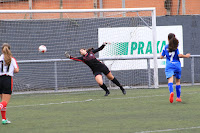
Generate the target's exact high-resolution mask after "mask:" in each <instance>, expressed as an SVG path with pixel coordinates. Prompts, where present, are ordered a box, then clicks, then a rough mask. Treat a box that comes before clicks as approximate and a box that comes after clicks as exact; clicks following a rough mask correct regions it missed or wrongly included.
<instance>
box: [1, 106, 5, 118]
mask: <svg viewBox="0 0 200 133" xmlns="http://www.w3.org/2000/svg"><path fill="white" fill-rule="evenodd" d="M1 117H2V119H5V120H6V107H4V108H3V109H1Z"/></svg>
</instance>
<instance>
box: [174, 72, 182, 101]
mask: <svg viewBox="0 0 200 133" xmlns="http://www.w3.org/2000/svg"><path fill="white" fill-rule="evenodd" d="M175 77H176V95H177V98H176V101H177V102H181V101H182V100H181V97H180V96H181V70H180V71H179V72H176V73H175Z"/></svg>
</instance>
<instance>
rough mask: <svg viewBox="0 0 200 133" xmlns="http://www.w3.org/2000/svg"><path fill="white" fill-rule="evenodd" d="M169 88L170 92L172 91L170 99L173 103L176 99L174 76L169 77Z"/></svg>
mask: <svg viewBox="0 0 200 133" xmlns="http://www.w3.org/2000/svg"><path fill="white" fill-rule="evenodd" d="M168 88H169V93H170V96H169V101H170V103H173V101H174V92H173V91H174V89H173V76H171V77H170V78H168Z"/></svg>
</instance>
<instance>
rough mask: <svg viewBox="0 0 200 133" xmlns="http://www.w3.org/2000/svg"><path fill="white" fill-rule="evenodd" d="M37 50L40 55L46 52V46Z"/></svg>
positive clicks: (41, 46)
mask: <svg viewBox="0 0 200 133" xmlns="http://www.w3.org/2000/svg"><path fill="white" fill-rule="evenodd" d="M38 50H39V52H41V53H45V52H47V48H46V46H44V45H40V46H39V48H38Z"/></svg>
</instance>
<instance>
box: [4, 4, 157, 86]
mask: <svg viewBox="0 0 200 133" xmlns="http://www.w3.org/2000/svg"><path fill="white" fill-rule="evenodd" d="M140 12H151V13H148V15H147V16H146V15H140V14H139V13H140ZM87 13H90V14H88V17H87ZM91 13H92V14H96V15H91ZM102 13H103V15H102ZM113 13H115V14H114V15H113ZM131 13H135V14H134V15H130V14H131ZM17 14H23V15H22V16H20V17H16V16H15V15H17ZM34 14H37V15H38V14H46V15H45V17H44V18H42V17H41V18H39V17H38V16H39V15H38V16H37V17H36V15H35V18H34ZM54 14H65V15H64V16H66V17H65V18H53V17H52V16H54ZM81 14H83V15H81ZM126 14H127V16H126ZM144 14H145V13H144ZM48 15H49V16H50V17H49V18H48V17H46V16H48ZM55 16H56V15H55ZM62 16H63V15H62ZM74 16H75V17H74ZM135 16H136V17H137V19H135V18H134V17H135ZM73 17H74V18H73ZM115 17H117V18H121V19H120V20H117V21H118V22H115V21H113V19H112V18H115ZM126 17H127V18H128V17H131V19H130V22H127V23H126V22H124V21H123V20H122V19H124V18H126ZM147 17H148V19H147ZM95 18H98V19H99V21H101V22H99V23H98V24H95V22H96V21H95V22H90V23H88V22H87V23H86V22H85V19H95ZM106 18H108V19H109V20H104V19H106ZM111 19H112V20H111ZM138 19H139V21H138ZM146 19H147V21H146ZM68 20H69V21H68ZM80 20H81V21H80ZM35 21H37V22H40V23H32V22H35ZM111 21H113V22H111ZM0 22H3V23H1V25H5V26H4V28H2V33H0V35H2V36H1V37H0V40H2V41H1V43H4V42H7V43H10V44H11V46H12V45H14V46H13V47H14V48H13V49H12V52H13V56H14V57H16V59H17V60H18V62H19V64H22V65H23V64H28V63H30V64H32V63H41V64H39V69H42V66H47V65H42V63H47V62H65V61H66V59H64V57H63V56H62V55H63V51H62V50H63V48H62V47H63V46H65V50H68V51H71V53H70V54H72V55H74V56H77V55H76V54H75V50H74V49H76V52H77V50H78V49H79V48H82V46H80V45H78V44H76V43H77V42H81V43H82V44H83V45H84V44H86V43H88V41H90V40H89V39H91V42H89V43H93V44H94V43H99V44H100V43H101V40H102V39H99V40H98V41H99V42H98V41H97V40H94V39H93V38H97V39H98V37H96V36H95V37H93V35H94V33H96V32H98V31H99V28H104V27H106V26H107V25H108V26H107V27H106V28H111V30H112V28H113V29H114V28H115V29H117V28H118V25H120V27H122V28H123V27H126V28H128V27H131V25H133V26H136V27H137V29H139V30H137V31H135V32H136V33H134V34H136V37H141V38H142V36H143V35H142V34H145V32H141V31H142V30H141V28H140V27H147V28H150V29H151V32H152V34H148V35H144V36H150V37H151V40H149V41H151V43H152V53H151V54H152V55H148V56H146V55H143V56H142V57H139V56H136V57H134V55H133V54H132V55H131V56H132V57H130V56H127V57H126V56H118V55H117V56H108V57H103V56H102V57H98V56H97V58H99V59H100V60H104V61H106V60H130V59H134V60H135V59H148V58H149V59H150V58H151V59H152V58H153V66H151V69H152V70H153V74H152V75H153V83H152V84H153V88H158V86H159V83H158V64H157V38H156V9H155V8H154V7H149V8H119V9H118V8H116V9H56V10H54V9H52V10H0ZM43 22H44V23H45V24H43ZM82 22H83V23H84V24H86V25H87V26H88V25H94V26H93V28H94V29H91V30H90V29H89V28H87V29H84V27H81V26H82V25H81V24H82ZM13 23H14V24H13ZM26 23H28V24H26ZM102 23H103V24H102ZM104 23H105V24H104ZM120 23H121V24H120ZM129 23H131V24H129ZM101 24H102V25H105V26H100V27H98V26H99V25H101ZM66 25H67V26H66ZM68 25H71V26H72V28H71V27H69V26H68ZM113 25H114V26H113ZM45 26H46V27H45ZM65 26H66V27H67V28H66V27H65ZM68 27H69V28H68ZM6 28H7V29H6ZM12 28H13V29H12ZM43 28H44V29H43ZM65 28H66V29H65ZM78 28H81V30H80V31H81V32H82V33H81V32H80V31H78V30H79V29H78ZM30 29H31V30H30ZM52 29H53V30H52ZM58 29H59V30H58ZM63 29H65V30H67V32H68V33H67V34H66V33H64V32H65V31H63ZM77 29H78V30H77ZM0 30H1V27H0ZM10 30H13V31H14V32H15V31H16V34H18V33H19V34H21V35H19V34H18V35H16V34H15V36H14V38H12V36H13V35H12V34H14V33H11V31H10ZM29 30H30V31H29ZM56 30H57V31H56ZM70 30H71V31H70ZM76 30H77V31H76ZM103 30H105V29H103ZM43 31H45V32H43ZM52 31H55V35H58V34H59V35H58V36H56V37H55V35H54V36H53V35H51V34H53V33H52ZM59 31H60V33H59ZM69 31H70V32H69ZM26 32H27V33H26ZM89 32H94V33H92V34H90V35H87V36H85V37H81V36H82V35H83V34H84V35H85V34H87V33H89ZM140 32H141V33H140ZM97 34H98V33H97ZM61 36H62V38H61ZM77 36H80V38H79V39H78V40H79V41H77V40H76V37H77ZM113 36H115V38H118V37H117V34H114V35H113ZM3 37H4V39H2V38H3ZM17 37H18V38H17ZM34 37H36V38H34ZM42 37H43V38H46V39H45V40H44V39H43V38H42ZM41 38H42V39H41ZM63 38H67V40H65V39H63ZM10 39H11V40H10ZM18 39H19V40H18ZM23 39H24V40H23ZM37 39H38V40H37ZM48 39H49V41H48ZM52 39H55V40H53V41H52ZM81 39H82V40H81ZM32 40H33V41H34V44H35V45H36V46H35V47H38V46H39V45H47V53H45V54H43V55H41V54H38V51H36V52H37V53H36V52H35V51H34V50H35V49H34V48H31V47H32V45H33V43H32V42H31V41H32ZM15 41H18V42H20V43H24V44H23V45H24V46H20V44H17V45H15V44H14V43H15ZM52 42H54V43H56V44H55V46H53V45H52V44H51V43H52ZM127 42H128V41H127ZM27 43H30V44H29V45H31V47H30V46H29V45H28V44H27ZM37 43H38V44H37ZM41 43H42V44H41ZM48 43H50V44H51V45H50V44H49V45H48ZM62 43H63V44H65V45H63V46H61V45H62ZM66 43H72V45H70V46H67V45H66ZM117 43H118V42H115V43H114V44H115V45H116V46H117V45H119V44H121V43H118V44H117ZM26 44H27V46H26ZM129 44H130V40H129ZM129 44H128V43H127V45H129ZM90 46H93V45H92V44H89V45H88V46H86V48H87V47H88V48H89V47H90ZM19 47H22V48H19ZM58 47H59V48H58ZM71 47H73V48H71ZM83 47H85V46H83ZM128 47H130V48H131V49H133V48H132V47H133V45H131V46H128ZM128 47H127V48H128ZM139 47H140V51H139ZM143 47H144V46H143V45H142V44H141V46H140V44H139V43H138V44H137V48H138V51H137V53H140V54H141V53H142V52H144V50H143V49H142V48H143ZM23 48H26V49H30V51H28V52H27V53H26V51H24V50H23ZM55 49H56V50H55ZM61 52H62V53H61ZM127 54H128V55H129V54H130V51H129V53H127ZM29 55H30V58H29ZM99 55H101V53H99ZM67 62H68V61H67ZM116 62H117V61H116ZM62 65H63V64H62ZM140 65H142V64H140ZM36 66H37V64H36ZM52 66H55V64H54V65H52ZM27 67H31V65H30V66H29V65H27V66H23V68H24V69H26V70H24V71H23V69H22V70H21V71H20V73H24V72H27V73H33V72H28V71H31V70H30V69H27ZM57 67H58V66H56V69H64V66H62V68H57ZM73 68H75V67H72V68H70V70H71V69H72V70H73ZM48 69H50V68H48ZM68 69H69V68H68ZM137 69H138V68H137ZM127 70H129V68H128V69H127ZM35 71H37V70H34V72H35ZM65 71H66V70H65ZM75 71H76V70H75ZM111 71H112V70H111ZM149 72H150V71H147V72H145V74H148V73H149ZM20 73H19V74H18V75H20ZM46 73H49V72H46ZM61 73H62V72H61ZM53 74H54V76H53V78H55V76H56V78H55V79H56V80H55V82H58V83H55V86H56V88H59V85H58V84H59V80H60V79H59V78H57V74H58V73H57V71H56V70H54V71H53ZM55 74H56V75H55ZM23 75H26V74H22V75H20V76H23ZM33 75H34V74H33ZM136 75H137V74H136ZM136 75H135V76H136ZM20 76H18V77H20ZM37 76H38V75H37ZM75 76H77V75H75ZM91 76H92V75H91ZM135 76H133V77H135ZM18 77H17V78H18ZM39 77H40V76H39ZM17 78H16V82H18V81H17ZM23 80H24V79H21V81H19V82H20V83H21V82H23ZM30 80H32V79H30ZM144 80H145V79H144ZM40 81H41V80H40ZM36 82H38V81H36ZM44 82H47V81H46V80H45V81H44ZM63 82H64V81H62V84H63V85H62V86H61V88H64V86H65V85H66V84H67V83H66V84H65V83H63ZM20 83H19V84H20ZM29 84H30V83H26V85H27V86H29ZM40 84H41V86H39V87H41V88H46V87H43V85H42V84H43V83H42V82H41V83H40ZM19 86H20V85H19ZM30 86H31V85H30ZM86 86H88V85H86ZM37 87H38V86H37ZM37 87H35V88H37ZM80 87H84V85H80ZM50 88H52V87H50ZM67 88H68V87H67Z"/></svg>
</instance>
